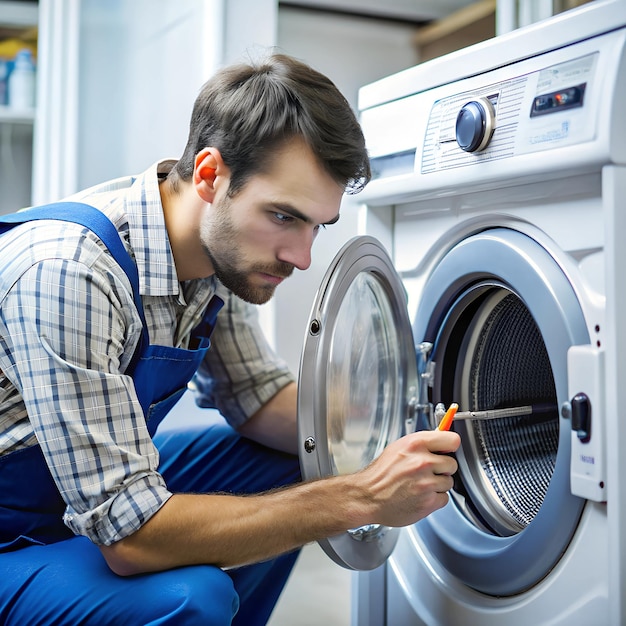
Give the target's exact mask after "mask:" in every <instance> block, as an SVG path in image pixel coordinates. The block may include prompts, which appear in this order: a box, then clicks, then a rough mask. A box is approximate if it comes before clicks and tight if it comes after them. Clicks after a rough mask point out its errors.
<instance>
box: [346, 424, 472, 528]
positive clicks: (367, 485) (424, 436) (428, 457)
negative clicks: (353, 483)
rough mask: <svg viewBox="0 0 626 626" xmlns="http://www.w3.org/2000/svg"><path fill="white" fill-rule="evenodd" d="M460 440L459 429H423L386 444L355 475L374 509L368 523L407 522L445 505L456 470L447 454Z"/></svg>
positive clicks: (454, 464) (393, 524) (396, 523)
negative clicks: (457, 432)
mask: <svg viewBox="0 0 626 626" xmlns="http://www.w3.org/2000/svg"><path fill="white" fill-rule="evenodd" d="M460 442H461V440H460V438H459V436H458V435H457V434H456V433H450V432H440V431H422V432H419V433H413V434H411V435H407V436H405V437H402V438H401V439H399V440H397V441H395V442H393V443H391V444H390V445H389V446H387V448H385V450H384V451H383V453H382V454H381V455H380V457H379V458H378V459H376V460H375V461H374V462H373V463H371V464H370V465H369V466H368V467H366V468H365V469H363V470H361V472H359V473H358V474H356V475H355V480H357V481H362V483H363V491H364V494H366V496H365V497H366V500H367V501H368V505H369V506H370V507H371V510H372V513H371V519H369V521H368V522H366V523H378V524H384V525H385V526H407V525H409V524H413V523H415V522H417V521H418V520H420V519H422V518H423V517H426V516H427V515H429V514H430V513H432V512H433V511H436V510H437V509H440V508H442V507H443V506H445V504H446V503H447V502H448V494H447V492H448V491H449V490H450V489H451V488H452V482H453V481H452V474H454V472H456V470H457V462H456V460H455V459H454V458H452V457H450V456H447V454H448V453H450V452H454V451H455V450H456V449H457V448H458V447H459V444H460Z"/></svg>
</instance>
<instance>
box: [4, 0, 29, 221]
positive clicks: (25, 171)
mask: <svg viewBox="0 0 626 626" xmlns="http://www.w3.org/2000/svg"><path fill="white" fill-rule="evenodd" d="M37 22H38V5H37V3H36V2H6V1H1V0H0V41H7V40H10V39H13V38H19V37H22V36H23V35H24V34H25V33H27V32H28V31H30V32H31V33H32V31H33V30H34V29H36V28H37ZM34 124H35V111H34V110H18V109H14V108H11V107H9V106H7V105H6V104H0V213H9V212H11V211H14V210H15V209H18V208H21V207H24V206H28V205H29V204H30V202H31V186H32V158H33V131H34Z"/></svg>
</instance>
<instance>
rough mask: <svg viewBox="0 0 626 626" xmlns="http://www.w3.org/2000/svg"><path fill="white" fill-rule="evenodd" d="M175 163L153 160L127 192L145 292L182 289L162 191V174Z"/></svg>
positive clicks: (132, 242)
mask: <svg viewBox="0 0 626 626" xmlns="http://www.w3.org/2000/svg"><path fill="white" fill-rule="evenodd" d="M174 163H175V161H173V160H167V161H160V162H157V163H155V164H153V165H152V166H151V167H150V168H148V169H147V170H146V171H145V172H143V173H142V174H140V175H139V176H137V177H136V178H135V179H134V181H133V182H132V184H131V186H130V187H129V188H128V191H127V192H126V193H125V194H124V196H123V198H124V207H123V210H124V213H125V214H126V217H127V220H128V226H129V237H130V245H131V248H132V250H133V252H134V254H135V262H136V264H137V269H138V271H139V283H140V290H141V293H142V294H145V295H150V296H165V295H170V294H172V295H177V294H178V293H179V289H180V287H179V282H178V276H177V275H176V265H175V263H174V255H173V253H172V248H171V246H170V241H169V237H168V235H167V229H166V227H165V217H164V215H163V206H162V204H161V194H160V193H159V179H160V178H159V175H163V174H166V173H167V172H169V171H170V170H171V168H172V167H173V165H174Z"/></svg>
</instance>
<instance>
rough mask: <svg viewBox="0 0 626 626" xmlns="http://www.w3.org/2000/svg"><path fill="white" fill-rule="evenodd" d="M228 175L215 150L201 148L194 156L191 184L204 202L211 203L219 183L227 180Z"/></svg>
mask: <svg viewBox="0 0 626 626" xmlns="http://www.w3.org/2000/svg"><path fill="white" fill-rule="evenodd" d="M228 175H229V171H228V168H227V167H226V165H225V163H224V161H223V159H222V155H221V154H220V151H219V150H218V149H217V148H212V147H209V148H203V149H202V150H200V152H198V154H196V158H195V162H194V169H193V183H194V186H195V188H196V191H197V193H198V195H199V196H200V197H201V198H202V199H203V200H204V201H205V202H213V199H214V197H215V191H216V189H217V185H218V183H219V181H222V180H227V179H228Z"/></svg>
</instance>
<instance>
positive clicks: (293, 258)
mask: <svg viewBox="0 0 626 626" xmlns="http://www.w3.org/2000/svg"><path fill="white" fill-rule="evenodd" d="M314 237H315V235H314V233H313V232H311V233H310V234H309V233H306V234H302V235H300V236H299V237H297V238H296V237H294V238H293V240H291V241H289V243H288V244H287V245H285V246H284V247H283V248H282V249H281V250H280V251H279V253H278V260H279V261H282V262H283V263H290V264H291V265H293V266H294V267H296V268H298V269H299V270H306V269H308V268H309V267H310V266H311V247H312V246H313V239H314Z"/></svg>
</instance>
